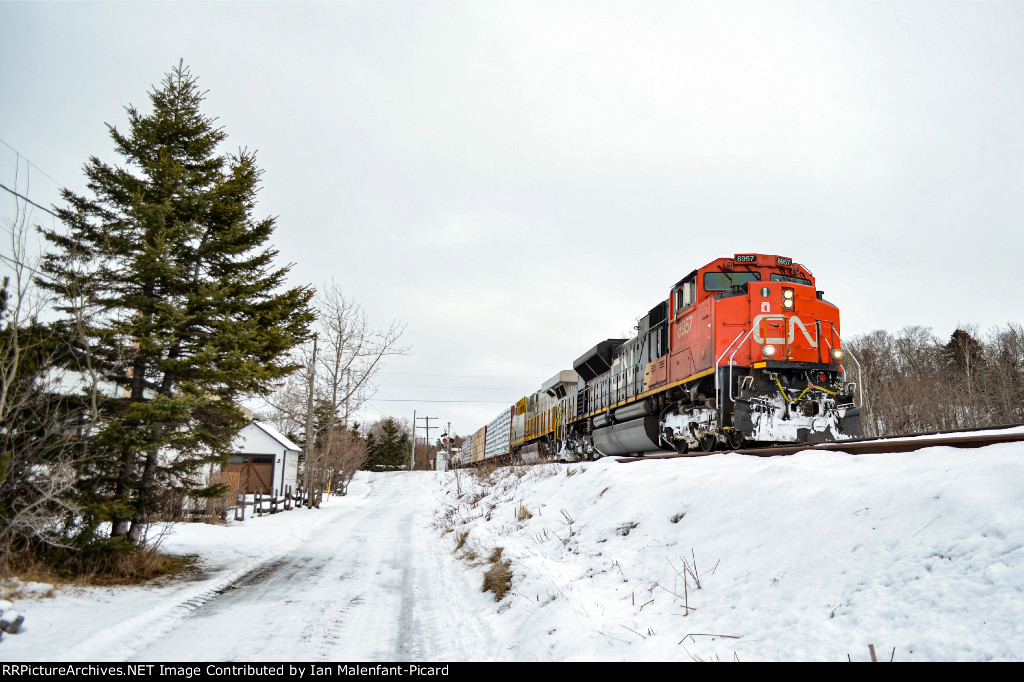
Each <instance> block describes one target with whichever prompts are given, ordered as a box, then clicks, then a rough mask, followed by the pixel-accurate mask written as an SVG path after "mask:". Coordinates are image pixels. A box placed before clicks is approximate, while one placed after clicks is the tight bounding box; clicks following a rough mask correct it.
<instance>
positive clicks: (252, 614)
mask: <svg viewBox="0 0 1024 682" xmlns="http://www.w3.org/2000/svg"><path fill="white" fill-rule="evenodd" d="M436 489H437V487H436V485H434V481H433V479H430V478H428V477H424V476H415V475H414V476H408V475H397V476H387V477H376V478H374V479H372V482H371V483H370V484H369V488H368V489H367V490H365V491H364V495H362V496H360V497H358V498H357V497H356V496H354V495H353V496H349V497H348V498H345V499H342V500H337V501H336V502H337V503H338V504H337V506H336V507H335V506H334V505H333V504H332V507H333V508H332V509H323V510H320V511H308V510H296V511H292V512H289V514H314V513H328V512H330V513H332V518H331V519H330V520H329V521H327V522H326V523H324V524H323V525H321V526H320V527H319V528H318V529H317V530H316V531H315V532H314V533H312V534H311V536H310V537H307V538H306V539H305V540H304V541H302V542H301V543H298V545H297V546H296V547H295V548H294V549H293V550H291V551H290V552H288V553H287V554H284V555H280V556H275V557H272V558H270V559H268V560H267V561H266V562H264V563H262V564H261V565H259V566H258V567H257V568H255V569H253V570H251V571H249V572H248V573H246V574H245V575H243V576H241V577H240V578H239V579H237V580H235V581H233V582H231V583H230V584H228V585H226V586H225V587H223V588H220V589H218V590H217V592H216V593H215V594H214V595H212V596H210V597H209V598H208V599H204V600H201V603H199V604H198V605H197V606H196V607H195V608H194V609H193V610H191V612H190V613H189V614H188V615H186V616H185V617H184V618H181V619H178V620H177V622H174V623H173V624H172V626H171V627H165V628H164V630H165V631H164V632H161V633H160V634H159V636H158V637H156V638H153V637H150V638H149V639H150V640H151V641H150V642H149V643H148V644H147V645H146V646H144V647H143V648H140V649H137V650H136V651H135V652H134V654H133V655H132V656H131V657H130V660H136V661H170V660H175V661H179V660H182V653H183V652H188V658H189V659H191V660H218V661H286V660H300V661H327V660H330V661H345V660H347V661H429V660H437V661H443V660H466V659H477V660H479V659H481V658H487V656H486V652H487V651H488V650H489V648H488V646H487V642H486V639H485V637H484V632H485V628H483V627H481V626H479V624H477V625H478V626H477V627H472V625H473V623H472V621H473V615H472V609H467V608H466V604H464V603H462V602H461V601H460V599H459V598H458V595H459V594H460V593H461V590H460V589H452V590H445V589H439V588H442V587H443V586H444V585H453V584H456V585H461V584H462V583H463V581H464V580H465V576H464V575H446V572H450V571H451V565H452V562H451V558H450V556H449V557H447V561H445V560H444V559H445V557H442V556H440V555H439V554H438V553H439V552H443V551H449V552H450V549H449V550H444V549H443V547H442V544H443V543H439V542H438V532H437V530H436V529H434V528H433V527H432V525H431V522H432V518H433V515H432V511H433V508H434V505H435V500H434V498H433V494H432V493H433V491H435V490H436ZM339 510H340V511H339ZM256 522H257V523H259V521H256ZM478 589H479V588H478ZM467 619H469V623H467ZM452 623H462V624H463V625H464V626H466V625H470V627H463V628H462V630H463V631H464V632H466V633H467V637H468V638H469V639H467V637H462V638H452V637H450V636H448V635H447V634H446V632H447V631H449V626H450V625H451V624H452Z"/></svg>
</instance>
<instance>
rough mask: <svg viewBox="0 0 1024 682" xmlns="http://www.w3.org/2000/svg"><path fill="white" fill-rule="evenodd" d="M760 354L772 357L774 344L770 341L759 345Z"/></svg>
mask: <svg viewBox="0 0 1024 682" xmlns="http://www.w3.org/2000/svg"><path fill="white" fill-rule="evenodd" d="M761 354H762V355H764V356H765V357H766V358H770V357H772V356H773V355H775V346H773V345H772V344H770V343H766V344H764V345H763V346H761Z"/></svg>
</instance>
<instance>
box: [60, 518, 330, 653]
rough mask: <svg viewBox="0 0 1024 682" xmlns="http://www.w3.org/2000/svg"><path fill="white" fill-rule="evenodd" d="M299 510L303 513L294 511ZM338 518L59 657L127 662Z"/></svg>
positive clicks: (266, 571)
mask: <svg viewBox="0 0 1024 682" xmlns="http://www.w3.org/2000/svg"><path fill="white" fill-rule="evenodd" d="M296 511H300V510H293V512H296ZM303 511H304V510H303ZM335 516H336V515H335V514H325V515H323V518H322V519H318V520H317V521H316V522H313V523H309V524H304V525H303V526H302V529H301V531H300V532H299V533H297V534H296V535H293V536H292V541H291V542H289V543H288V544H287V545H285V546H282V547H280V548H278V549H277V550H276V551H275V553H273V554H271V555H269V556H266V555H262V556H259V557H255V558H253V559H251V560H250V561H247V562H245V563H244V564H243V565H242V566H241V567H239V568H237V569H235V570H234V571H231V572H229V573H227V574H225V575H222V576H219V577H217V578H213V579H210V580H205V581H201V582H199V583H198V584H197V585H196V586H195V587H193V588H191V589H188V590H185V591H184V592H179V593H177V594H175V595H174V597H173V598H170V599H168V600H167V601H166V602H165V603H162V604H160V605H158V606H155V607H153V608H151V609H149V610H147V611H145V612H144V613H141V614H139V615H137V616H135V617H134V618H129V619H128V620H125V621H122V622H121V623H118V624H117V625H114V626H112V627H109V628H106V629H105V630H102V631H101V632H97V633H96V634H94V635H92V636H90V637H88V638H86V639H85V640H83V641H81V642H79V643H78V644H76V645H75V646H73V647H71V648H70V649H68V650H67V651H65V652H64V653H63V654H61V656H60V658H62V659H63V660H67V661H97V662H99V661H107V662H109V661H125V660H127V659H128V658H130V657H131V656H132V655H133V654H135V653H136V652H138V651H140V650H141V649H144V648H145V647H147V646H149V645H150V644H152V643H153V642H155V641H157V640H158V639H160V638H161V637H163V636H164V635H165V634H166V633H167V632H169V631H170V630H171V629H172V628H174V626H175V625H177V624H179V623H180V622H182V621H183V620H185V619H186V618H188V617H189V616H190V615H192V614H193V613H195V611H196V610H198V609H200V608H202V607H203V606H205V605H206V604H208V603H209V602H211V601H213V600H214V599H216V598H217V597H219V596H220V595H222V594H224V593H225V592H226V591H228V590H230V589H232V588H234V587H236V586H237V585H239V584H245V583H246V582H249V583H252V582H255V580H254V579H255V576H258V575H261V574H263V575H268V574H270V573H272V572H273V571H274V570H275V569H276V568H277V567H279V566H280V565H282V564H283V563H284V562H285V561H286V560H287V556H288V553H289V552H290V551H292V550H294V549H295V548H296V547H298V546H299V545H301V544H302V543H303V542H305V541H306V540H307V539H308V538H309V537H310V536H311V535H313V534H314V533H315V532H316V531H317V530H319V529H320V528H321V527H322V526H324V525H327V524H328V523H330V522H331V521H333V520H334V518H335Z"/></svg>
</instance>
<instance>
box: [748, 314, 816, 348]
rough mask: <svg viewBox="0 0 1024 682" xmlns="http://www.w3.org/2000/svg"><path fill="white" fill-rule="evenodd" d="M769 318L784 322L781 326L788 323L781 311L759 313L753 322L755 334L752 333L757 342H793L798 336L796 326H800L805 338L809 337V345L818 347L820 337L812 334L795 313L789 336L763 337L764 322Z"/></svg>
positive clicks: (791, 321)
mask: <svg viewBox="0 0 1024 682" xmlns="http://www.w3.org/2000/svg"><path fill="white" fill-rule="evenodd" d="M769 320H778V321H779V322H781V323H782V324H780V325H778V327H780V328H781V327H782V326H783V325H784V324H785V323H786V317H785V316H784V315H781V314H779V313H774V314H768V315H758V316H757V317H755V318H754V324H753V326H754V331H753V334H751V336H752V337H753V339H754V341H756V342H757V343H793V339H794V338H796V328H797V327H800V332H801V333H802V334H803V335H804V338H805V339H807V343H808V345H810V347H811V348H817V347H818V339H816V338H814V336H812V335H811V333H810V332H809V331H807V327H806V326H804V323H803V322H802V321H801V320H800V318H799V317H797V316H796V315H793V316H791V317H790V318H789V334H788V335H787V338H782V337H767V338H762V337H761V328H762V323H764V322H766V321H769Z"/></svg>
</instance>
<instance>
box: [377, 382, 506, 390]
mask: <svg viewBox="0 0 1024 682" xmlns="http://www.w3.org/2000/svg"><path fill="white" fill-rule="evenodd" d="M380 387H381V388H459V389H467V390H475V391H518V390H521V389H522V386H451V385H448V386H436V385H431V384H381V385H380Z"/></svg>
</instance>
